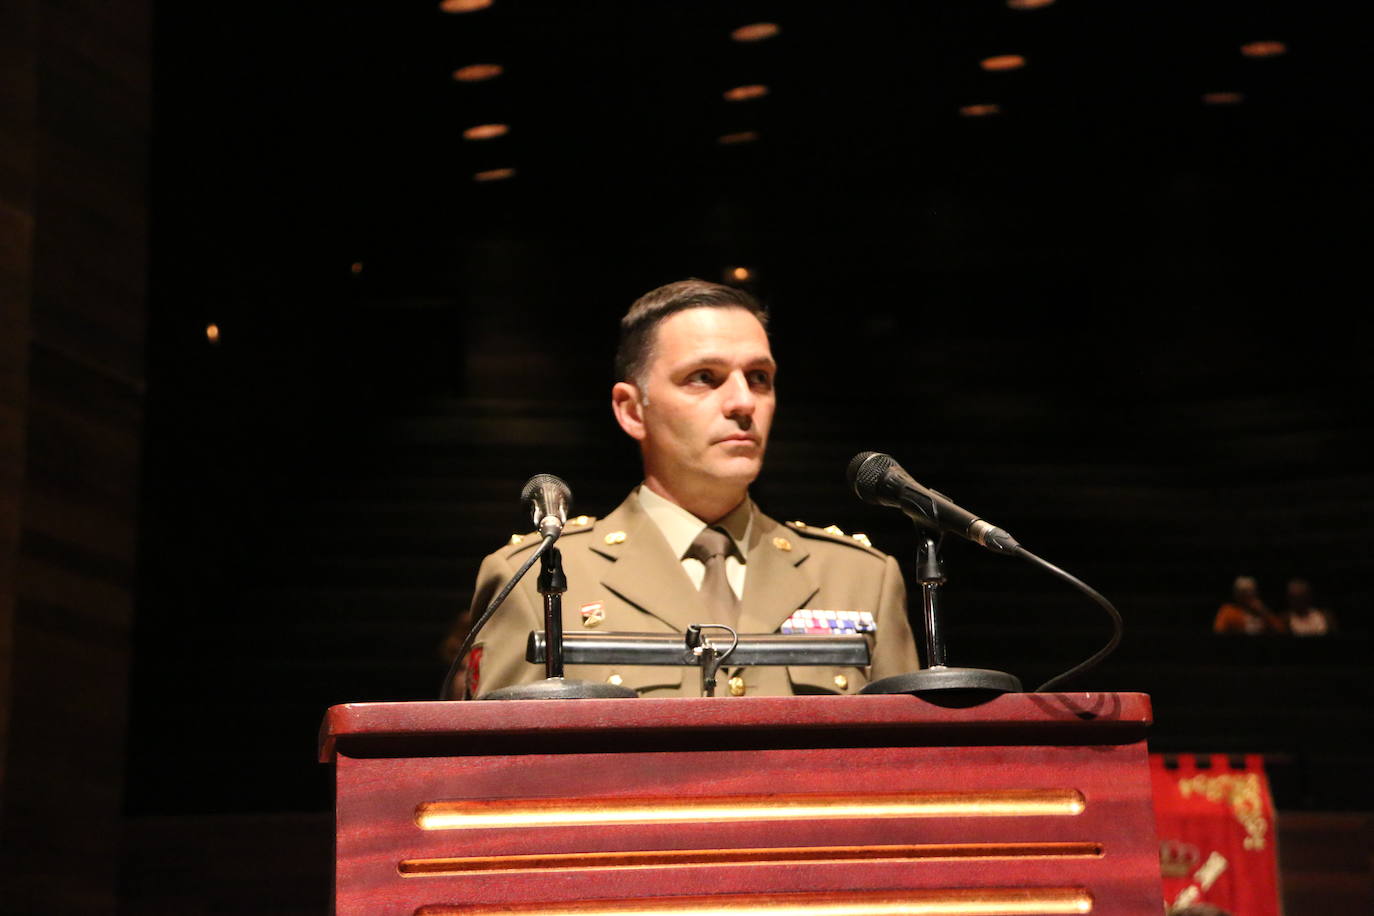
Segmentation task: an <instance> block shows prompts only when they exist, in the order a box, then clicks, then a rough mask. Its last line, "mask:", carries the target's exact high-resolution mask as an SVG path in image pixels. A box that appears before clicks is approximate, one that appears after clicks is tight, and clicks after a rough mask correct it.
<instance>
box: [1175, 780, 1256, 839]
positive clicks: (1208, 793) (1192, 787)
mask: <svg viewBox="0 0 1374 916" xmlns="http://www.w3.org/2000/svg"><path fill="white" fill-rule="evenodd" d="M1178 792H1179V794H1180V795H1182V796H1183V797H1184V798H1188V797H1190V796H1192V795H1200V796H1202V797H1203V798H1205V799H1207V800H1208V801H1210V802H1224V803H1226V804H1228V805H1230V806H1231V813H1232V814H1234V815H1235V816H1236V820H1237V821H1239V822H1240V825H1241V826H1242V827H1244V828H1245V833H1246V836H1245V840H1244V843H1243V845H1244V847H1245V848H1246V849H1263V848H1264V843H1265V836H1266V835H1267V834H1268V833H1269V821H1268V820H1267V819H1266V818H1265V816H1264V797H1263V795H1262V794H1261V792H1260V780H1259V774H1258V773H1223V774H1220V775H1217V776H1212V775H1210V774H1207V773H1199V774H1198V775H1196V776H1188V777H1186V778H1184V779H1180V780H1179V781H1178Z"/></svg>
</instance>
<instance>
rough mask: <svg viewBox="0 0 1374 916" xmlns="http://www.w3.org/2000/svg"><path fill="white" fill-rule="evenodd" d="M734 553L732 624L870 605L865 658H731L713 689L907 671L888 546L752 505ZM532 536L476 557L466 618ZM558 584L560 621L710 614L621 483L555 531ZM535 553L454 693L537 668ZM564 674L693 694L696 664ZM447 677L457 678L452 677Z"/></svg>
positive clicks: (669, 628)
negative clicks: (609, 499)
mask: <svg viewBox="0 0 1374 916" xmlns="http://www.w3.org/2000/svg"><path fill="white" fill-rule="evenodd" d="M753 512H754V515H753V520H752V524H751V525H750V527H749V535H748V541H749V543H748V545H747V551H746V553H745V565H746V567H747V573H746V576H745V587H744V595H743V597H742V598H741V601H740V617H739V626H738V630H739V632H740V634H741V635H747V634H763V633H775V632H777V631H778V630H779V628H780V627H781V626H782V624H783V622H784V621H786V620H787V619H788V618H789V617H790V616H791V615H792V613H793V612H794V611H797V610H800V609H803V608H807V609H814V610H846V611H870V612H872V614H873V615H874V619H875V623H876V627H877V632H876V638H874V639H872V641H871V642H872V645H871V649H872V658H871V665H870V666H869V667H868V668H838V667H827V668H816V667H805V668H803V667H791V668H783V667H771V666H760V667H752V668H748V667H746V668H736V667H731V666H730V665H729V660H728V659H727V660H726V664H725V666H724V667H722V669H721V671H720V674H719V686H718V688H717V691H716V693H717V695H718V696H724V697H729V696H732V695H733V696H787V695H791V694H802V693H836V694H841V693H845V694H848V693H855V692H857V691H858V690H859V689H860V688H861V687H863V686H864V685H865V684H867V683H868V682H869V681H870V680H876V679H878V678H882V677H887V676H889V675H893V674H901V673H904V672H907V671H913V670H915V669H916V667H917V660H916V647H915V641H914V639H913V637H912V632H911V626H910V623H909V622H908V620H907V608H906V586H905V583H904V582H903V581H902V574H901V571H900V570H899V569H898V567H897V563H896V561H895V560H893V559H892V557H890V556H887V555H886V554H884V553H882V552H880V551H878V550H875V549H873V548H872V547H869V546H867V545H865V544H863V543H860V542H859V541H857V540H855V539H853V538H850V537H846V536H844V535H842V534H836V533H832V532H827V531H824V530H822V529H820V528H815V527H811V526H806V525H802V524H800V523H792V524H788V525H782V524H779V523H778V522H776V521H774V520H773V519H771V518H769V517H768V516H766V515H764V514H763V513H761V512H759V511H758V509H757V508H754V510H753ZM538 544H539V536H538V535H537V534H530V535H525V536H518V535H517V536H515V537H512V538H511V543H510V544H508V545H507V546H506V547H504V548H502V549H501V550H498V551H496V552H495V553H492V554H490V555H489V556H487V557H486V559H485V560H483V561H482V567H481V570H480V571H479V573H478V581H477V590H476V594H475V595H474V597H473V604H472V609H471V610H470V611H469V617H468V620H469V621H470V620H473V619H475V618H476V616H477V615H479V614H481V612H482V611H483V610H484V609H485V608H486V606H487V604H488V603H490V602H491V600H492V598H494V597H495V596H496V594H497V592H499V591H500V590H501V588H502V586H504V585H505V583H506V582H507V581H508V580H509V579H510V578H511V576H512V575H514V574H515V572H516V571H517V570H518V569H519V568H520V566H521V564H523V563H524V561H525V560H526V559H528V558H529V556H530V552H531V551H533V550H534V549H535V547H537V546H538ZM558 547H559V549H560V550H561V551H562V553H563V568H564V570H565V573H566V575H567V580H568V590H567V592H566V593H565V594H564V595H563V627H564V631H565V632H568V633H575V632H582V631H586V630H588V629H590V628H595V629H597V630H599V631H602V632H627V633H682V632H685V630H686V628H687V626H688V625H689V624H693V623H710V622H711V614H710V613H709V612H708V610H707V608H706V604H705V603H704V601H703V599H702V597H701V594H700V592H698V591H697V589H696V588H695V587H694V586H693V584H692V581H691V580H690V579H689V578H688V576H687V573H686V571H685V570H684V569H683V568H682V563H681V561H680V559H679V558H678V557H675V556H673V552H672V549H671V548H670V547H669V546H668V542H667V540H666V539H665V538H664V536H663V534H662V532H661V531H660V529H659V527H658V526H657V525H656V524H655V523H654V521H653V520H652V519H651V518H650V517H649V516H648V514H647V513H645V512H644V510H643V509H642V508H641V507H640V503H639V497H638V495H637V494H636V493H631V494H630V496H629V498H627V499H626V500H625V501H624V502H623V503H621V504H620V506H619V507H618V508H617V509H616V510H615V511H614V512H612V513H611V514H610V515H608V516H606V517H605V518H600V519H597V518H590V517H586V516H581V517H578V518H576V519H570V520H569V522H568V524H567V526H566V527H565V528H564V529H563V536H562V537H561V538H560V539H559V541H558ZM538 574H539V567H538V564H537V563H536V564H535V566H534V567H532V568H531V569H530V571H529V573H527V574H526V576H525V578H524V579H522V580H521V582H520V584H519V585H517V586H516V588H515V589H514V590H513V591H512V592H511V594H510V595H509V596H508V597H507V598H506V601H505V603H504V604H502V606H501V608H500V610H498V611H497V612H496V614H495V615H494V616H493V617H492V619H491V620H490V621H489V622H488V623H487V625H486V626H485V627H483V629H482V632H481V634H480V635H479V637H478V639H477V642H476V643H475V644H474V647H473V652H472V654H471V655H470V656H469V659H468V664H467V665H466V673H465V674H460V675H459V677H460V678H461V679H462V680H460V681H459V685H461V684H463V683H464V681H465V682H466V689H463V688H462V687H461V686H459V687H458V689H456V690H455V695H463V694H466V695H468V696H481V695H482V694H485V693H487V692H488V691H491V690H494V689H496V688H497V687H505V686H509V685H512V684H523V683H529V682H531V681H535V680H539V679H542V678H543V677H544V668H543V665H542V664H541V665H535V664H531V663H529V662H526V661H525V645H526V640H527V637H528V634H529V632H530V631H531V630H542V629H543V628H544V623H543V606H544V605H543V598H542V597H541V596H540V595H539V592H538V590H537V587H536V581H537V579H538ZM564 674H565V676H566V677H568V678H579V679H583V680H590V681H606V682H610V683H614V684H624V685H625V686H628V687H632V688H634V689H635V690H636V691H638V692H639V693H640V695H642V696H653V697H663V696H682V697H694V696H700V695H701V673H700V669H698V668H695V667H657V666H655V667H648V666H643V667H640V666H616V667H609V666H591V665H568V666H567V667H566V669H565V671H564ZM456 686H457V685H456Z"/></svg>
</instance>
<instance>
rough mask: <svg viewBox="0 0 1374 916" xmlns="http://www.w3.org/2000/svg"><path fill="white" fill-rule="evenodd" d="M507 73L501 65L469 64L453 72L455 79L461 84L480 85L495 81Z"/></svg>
mask: <svg viewBox="0 0 1374 916" xmlns="http://www.w3.org/2000/svg"><path fill="white" fill-rule="evenodd" d="M504 72H505V71H504V70H503V69H502V68H501V65H500V64H468V65H467V66H466V67H459V68H458V69H457V70H454V71H453V78H454V79H456V80H457V81H458V82H460V83H480V82H482V81H483V80H490V79H495V78H496V77H498V76H500V75H501V74H502V73H504Z"/></svg>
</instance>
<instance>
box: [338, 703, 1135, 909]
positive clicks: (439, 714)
mask: <svg viewBox="0 0 1374 916" xmlns="http://www.w3.org/2000/svg"><path fill="white" fill-rule="evenodd" d="M1149 721H1150V711H1149V701H1148V699H1147V698H1146V697H1144V696H1141V695H1138V694H1045V695H1030V694H1026V695H1009V696H1005V697H1001V698H998V699H996V700H994V701H992V702H990V703H986V704H983V705H981V706H978V707H976V708H972V709H949V708H943V707H940V706H935V705H932V704H930V703H927V702H925V701H923V700H920V699H917V698H914V697H907V696H887V697H883V696H872V697H869V696H854V697H777V698H763V697H760V698H738V699H734V698H732V699H724V698H721V699H664V700H648V699H638V700H633V699H632V700H562V701H558V700H548V701H510V702H468V703H441V702H434V703H391V704H355V705H347V706H336V707H334V708H333V709H331V710H330V711H329V715H328V717H327V719H326V721H325V725H324V728H323V742H322V756H323V759H325V760H331V761H333V762H334V765H335V769H336V785H337V849H336V852H337V866H336V869H337V870H336V876H335V906H336V912H338V913H341V914H362V913H367V914H426V916H438V914H453V916H459V914H463V916H475V914H496V913H502V914H529V916H554V914H574V913H576V914H579V916H591V914H607V916H629V914H650V913H652V914H668V913H674V914H676V913H681V914H702V913H724V912H730V913H741V912H747V911H755V910H757V911H759V912H760V913H762V912H767V913H770V914H772V913H796V914H802V916H865V914H873V916H888V914H891V916H919V914H1007V916H1012V914H1059V913H1085V914H1086V913H1093V914H1101V916H1126V914H1131V916H1158V914H1159V912H1160V909H1161V900H1162V895H1161V889H1160V877H1159V867H1158V846H1157V845H1156V841H1155V834H1154V825H1153V815H1152V810H1151V806H1150V774H1149V764H1148V758H1147V755H1146V749H1145V743H1144V735H1145V730H1146V728H1147V726H1148V724H1149Z"/></svg>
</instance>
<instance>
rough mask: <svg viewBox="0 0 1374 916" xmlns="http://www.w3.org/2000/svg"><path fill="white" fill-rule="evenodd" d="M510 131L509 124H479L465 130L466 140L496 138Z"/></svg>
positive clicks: (464, 137)
mask: <svg viewBox="0 0 1374 916" xmlns="http://www.w3.org/2000/svg"><path fill="white" fill-rule="evenodd" d="M508 133H510V126H509V125H507V124H477V125H475V126H473V127H469V128H468V129H467V130H465V131H463V139H464V140H494V139H496V138H497V137H504V136H505V135H506V134H508Z"/></svg>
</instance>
